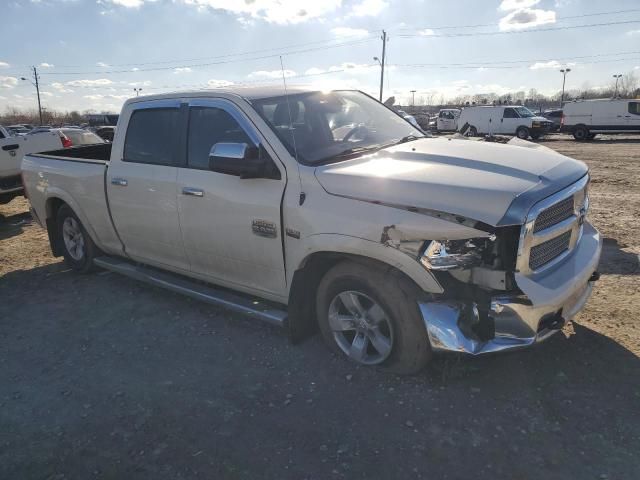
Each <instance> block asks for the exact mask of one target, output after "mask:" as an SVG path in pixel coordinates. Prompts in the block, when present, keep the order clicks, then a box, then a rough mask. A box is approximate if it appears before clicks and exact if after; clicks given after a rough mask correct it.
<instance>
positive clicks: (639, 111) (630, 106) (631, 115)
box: [625, 100, 640, 132]
mask: <svg viewBox="0 0 640 480" xmlns="http://www.w3.org/2000/svg"><path fill="white" fill-rule="evenodd" d="M626 106H627V111H626V112H625V118H626V120H627V127H626V129H627V130H632V131H636V132H639V131H640V100H639V101H633V102H627V105H626Z"/></svg>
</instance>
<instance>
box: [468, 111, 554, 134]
mask: <svg viewBox="0 0 640 480" xmlns="http://www.w3.org/2000/svg"><path fill="white" fill-rule="evenodd" d="M505 108H519V106H518V105H515V106H511V105H499V106H498V105H496V106H472V107H465V108H463V109H462V112H461V113H460V117H459V118H458V128H459V129H460V128H462V127H463V126H464V124H465V123H468V124H469V125H471V126H473V127H475V128H476V130H477V132H478V134H481V135H484V134H488V135H493V134H505V135H515V134H516V131H517V129H518V127H521V126H522V127H527V128H529V129H531V128H532V126H533V122H548V121H549V120H547V119H546V118H544V117H521V118H504V110H505Z"/></svg>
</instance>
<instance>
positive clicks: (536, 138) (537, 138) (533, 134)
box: [531, 133, 542, 140]
mask: <svg viewBox="0 0 640 480" xmlns="http://www.w3.org/2000/svg"><path fill="white" fill-rule="evenodd" d="M541 136H542V134H540V133H532V134H531V140H540V137H541Z"/></svg>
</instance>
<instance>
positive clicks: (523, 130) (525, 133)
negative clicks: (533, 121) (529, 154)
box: [516, 127, 529, 140]
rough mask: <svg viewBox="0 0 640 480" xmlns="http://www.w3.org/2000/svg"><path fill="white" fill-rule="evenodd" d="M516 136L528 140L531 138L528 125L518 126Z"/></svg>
mask: <svg viewBox="0 0 640 480" xmlns="http://www.w3.org/2000/svg"><path fill="white" fill-rule="evenodd" d="M516 137H518V138H519V139H520V140H527V139H528V138H529V129H528V128H527V127H518V129H517V130H516Z"/></svg>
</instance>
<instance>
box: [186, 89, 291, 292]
mask: <svg viewBox="0 0 640 480" xmlns="http://www.w3.org/2000/svg"><path fill="white" fill-rule="evenodd" d="M219 142H230V143H246V144H248V145H255V146H258V145H262V147H263V149H264V151H265V154H266V155H270V156H271V158H275V156H274V153H273V152H268V150H266V145H265V142H264V141H263V139H262V138H261V137H260V136H259V134H258V133H257V132H256V130H255V129H254V128H253V127H252V125H251V124H250V122H249V121H248V119H247V118H246V116H245V114H244V113H243V112H242V111H241V110H240V109H239V108H238V107H237V106H236V105H235V104H234V103H232V102H230V101H228V100H223V99H201V100H192V101H191V102H190V103H189V127H188V133H187V158H186V164H185V165H184V166H182V167H181V168H179V169H178V183H177V185H178V205H179V211H180V225H181V227H182V235H183V240H184V245H185V249H186V251H187V255H188V257H189V261H190V264H191V269H192V271H193V272H194V273H197V274H199V275H202V276H206V277H207V278H208V279H210V280H211V281H212V282H214V283H221V284H225V285H229V286H239V287H246V288H250V289H259V290H264V291H267V292H270V293H275V294H281V293H283V292H284V291H285V273H284V272H285V269H284V258H283V250H282V245H283V244H282V228H281V227H282V225H281V218H280V205H281V201H282V195H283V192H284V188H285V182H286V177H285V174H284V169H282V168H280V171H281V177H282V178H281V179H280V180H271V179H260V178H255V179H242V178H240V177H238V176H234V175H228V174H223V173H218V172H213V171H211V170H209V153H210V151H211V148H212V147H213V145H215V144H216V143H219ZM276 163H277V162H276Z"/></svg>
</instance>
